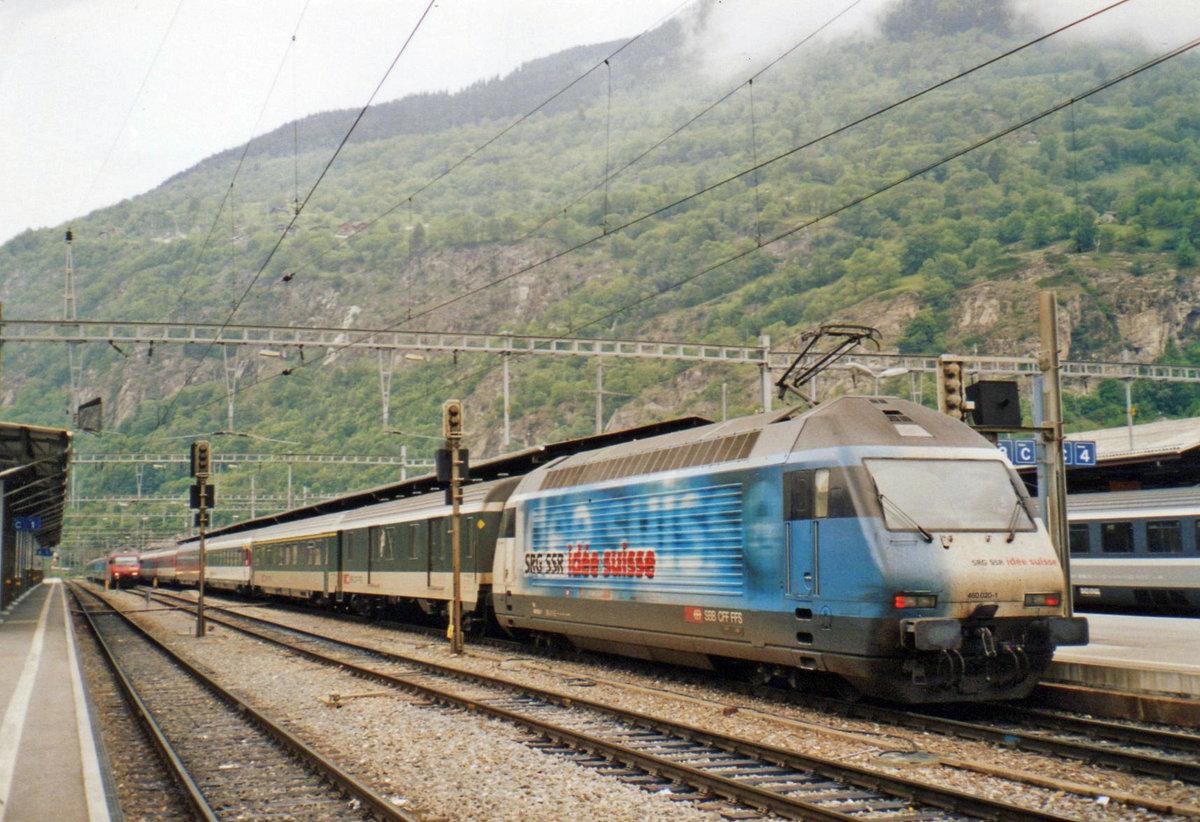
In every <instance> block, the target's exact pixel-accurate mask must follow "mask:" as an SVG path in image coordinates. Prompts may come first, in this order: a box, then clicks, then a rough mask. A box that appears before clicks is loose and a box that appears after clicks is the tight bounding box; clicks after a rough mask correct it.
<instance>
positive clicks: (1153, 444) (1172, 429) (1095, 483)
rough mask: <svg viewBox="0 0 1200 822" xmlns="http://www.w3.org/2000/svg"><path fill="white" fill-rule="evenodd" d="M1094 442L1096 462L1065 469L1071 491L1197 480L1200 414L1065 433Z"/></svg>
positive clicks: (1159, 485) (1177, 484)
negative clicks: (1197, 415)
mask: <svg viewBox="0 0 1200 822" xmlns="http://www.w3.org/2000/svg"><path fill="white" fill-rule="evenodd" d="M1066 439H1067V440H1090V441H1092V442H1095V443H1096V465H1095V466H1089V467H1087V468H1069V469H1068V470H1067V489H1068V491H1070V492H1071V493H1086V492H1093V491H1130V490H1137V489H1141V488H1164V487H1181V486H1188V485H1196V484H1197V483H1200V418H1196V417H1190V418H1188V419H1182V420H1158V421H1156V422H1147V423H1140V424H1138V425H1133V426H1121V427H1119V428H1101V429H1097V430H1094V431H1082V432H1079V433H1075V434H1067V435H1066Z"/></svg>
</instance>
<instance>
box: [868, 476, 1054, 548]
mask: <svg viewBox="0 0 1200 822" xmlns="http://www.w3.org/2000/svg"><path fill="white" fill-rule="evenodd" d="M863 466H864V467H865V468H866V469H867V473H868V474H869V475H870V477H871V479H872V480H873V481H874V483H875V489H874V490H875V497H876V499H878V500H879V504H880V507H881V508H882V510H883V522H884V526H885V527H886V528H887V529H888V530H889V531H921V530H922V529H924V530H925V531H935V530H936V531H1010V532H1012V531H1033V530H1035V529H1036V526H1035V525H1034V521H1033V515H1032V513H1031V508H1030V502H1029V498H1028V496H1027V495H1025V494H1024V486H1022V485H1021V484H1020V480H1019V479H1018V478H1017V477H1016V475H1015V473H1013V472H1012V471H1011V470H1010V469H1009V468H1008V466H1006V465H1005V464H1004V463H1003V462H1001V461H999V460H994V459H913V458H877V459H865V460H863Z"/></svg>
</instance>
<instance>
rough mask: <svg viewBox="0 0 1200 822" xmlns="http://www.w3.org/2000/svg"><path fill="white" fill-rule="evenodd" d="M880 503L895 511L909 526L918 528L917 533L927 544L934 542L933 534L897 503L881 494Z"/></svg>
mask: <svg viewBox="0 0 1200 822" xmlns="http://www.w3.org/2000/svg"><path fill="white" fill-rule="evenodd" d="M879 503H880V504H881V505H886V506H889V507H890V508H891V509H892V510H893V511H895V512H896V513H897V514H899V515H900V516H901V517H902V518H903V519H904V520H905V521H906V522H908V524H909V525H911V526H912V527H914V528H916V529H917V531H918V532H919V533H920V534H921V537H922V538H923V539H924V540H925V541H926V542H933V534H931V533H929V532H928V531H926V530H925V529H924V528H922V527H921V523H919V522H917V521H916V520H915V519H913V518H912V517H910V516H909V515H908V513H907V512H906V511H905V510H904V509H903V508H901V507H900V506H899V505H897V504H896V503H894V502H892V501H891V500H890V499H888V498H887V497H885V496H884V495H883V494H882V493H880V494H879Z"/></svg>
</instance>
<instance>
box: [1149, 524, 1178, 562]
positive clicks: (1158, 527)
mask: <svg viewBox="0 0 1200 822" xmlns="http://www.w3.org/2000/svg"><path fill="white" fill-rule="evenodd" d="M1182 526H1183V523H1181V522H1180V521H1179V520H1177V519H1174V520H1171V519H1163V520H1152V521H1150V522H1147V523H1146V548H1147V549H1148V550H1149V551H1150V553H1152V554H1181V553H1183V527H1182Z"/></svg>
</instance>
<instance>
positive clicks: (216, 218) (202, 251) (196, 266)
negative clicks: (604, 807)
mask: <svg viewBox="0 0 1200 822" xmlns="http://www.w3.org/2000/svg"><path fill="white" fill-rule="evenodd" d="M311 2H312V0H304V5H303V6H302V7H301V9H300V15H299V16H298V17H297V18H296V25H295V26H293V28H292V36H291V39H290V40H289V41H288V45H287V48H286V49H284V53H283V56H282V57H281V58H280V60H279V66H278V67H277V68H276V69H275V76H274V77H273V78H272V79H271V85H270V86H269V87H268V89H267V93H266V95H265V97H264V99H263V104H262V106H261V107H260V108H259V111H258V118H257V119H256V120H255V125H254V127H253V128H252V129H251V130H252V131H257V130H258V124H259V123H261V122H262V120H263V117H264V116H265V115H266V111H267V106H268V104H269V103H270V101H271V98H272V97H273V96H274V94H275V88H276V86H277V85H278V84H279V78H280V76H281V75H282V74H283V69H284V66H286V65H287V62H288V58H289V56H291V55H293V54H294V50H295V47H296V35H297V34H298V33H299V31H300V26H301V24H302V23H303V22H304V16H305V14H306V13H307V12H308V6H309V4H310V3H311ZM293 65H294V64H293ZM253 143H254V141H253V140H247V141H246V145H245V146H243V147H242V153H241V154H240V155H239V156H238V161H237V165H235V166H234V169H233V174H231V175H230V178H229V185H228V186H226V188H225V193H224V195H223V196H222V198H221V202H220V203H218V204H217V210H216V213H214V214H213V219H212V223H211V224H210V225H209V228H208V233H207V234H205V236H204V240H203V242H201V243H200V247H199V248H198V249H197V250H196V258H195V262H193V264H192V268H191V271H189V272H188V274H187V275H186V276H185V277H183V282H184V288H183V289H182V290H181V291H180V292H179V293H178V294H176V295H175V299H174V300H173V301H172V302H173V304H174V306H175V307H177V308H178V307H182V306H183V305H185V303H186V300H187V297H188V295H189V294H190V292H191V289H192V286H193V285H194V283H195V281H196V274H197V272H198V271H199V270H200V264H201V262H202V261H203V260H204V258H205V256H206V254H207V252H208V248H209V245H210V244H211V243H212V240H213V238H214V237H215V236H216V235H217V229H218V227H219V226H220V223H221V216H222V215H223V214H224V213H225V207H226V206H227V205H228V204H229V202H230V200H231V199H232V198H233V191H234V186H235V185H236V184H237V179H238V177H239V176H240V175H241V173H242V168H243V167H244V166H245V164H246V157H247V155H249V153H250V146H251V145H252V144H253ZM168 316H169V315H168ZM193 373H194V372H193ZM191 376H192V375H191V374H189V375H188V377H189V379H190V377H191Z"/></svg>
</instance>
